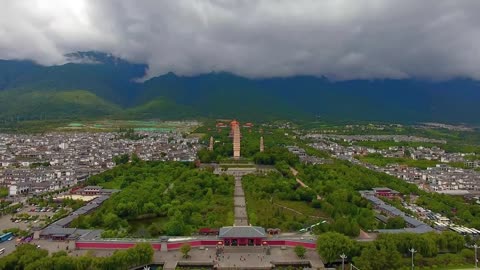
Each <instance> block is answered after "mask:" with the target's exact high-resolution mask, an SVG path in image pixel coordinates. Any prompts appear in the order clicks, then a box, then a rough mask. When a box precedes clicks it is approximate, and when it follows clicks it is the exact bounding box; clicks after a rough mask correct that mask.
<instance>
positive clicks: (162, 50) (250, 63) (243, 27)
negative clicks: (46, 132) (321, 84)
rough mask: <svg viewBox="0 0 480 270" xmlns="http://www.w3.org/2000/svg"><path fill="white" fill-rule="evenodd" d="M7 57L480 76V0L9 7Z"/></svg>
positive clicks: (337, 74) (253, 71)
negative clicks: (95, 53) (75, 55)
mask: <svg viewBox="0 0 480 270" xmlns="http://www.w3.org/2000/svg"><path fill="white" fill-rule="evenodd" d="M0 3H1V7H2V8H1V9H0V58H4V59H18V58H22V59H33V60H35V61H37V62H39V63H41V64H45V65H50V64H58V63H63V62H65V61H66V59H65V57H64V56H63V55H64V54H65V53H69V52H72V51H79V50H82V51H86V50H99V51H105V52H109V53H112V54H114V55H116V56H119V57H123V58H126V59H128V60H131V61H135V62H146V63H148V64H149V66H150V69H149V75H148V76H154V75H158V74H163V73H166V72H169V71H173V72H175V73H178V74H183V75H191V74H198V73H205V72H211V71H229V72H233V73H236V74H239V75H244V76H248V77H268V76H290V75H298V74H303V75H325V76H328V77H330V78H333V79H354V78H407V77H424V78H434V79H445V78H451V77H470V78H474V79H480V68H479V67H480V16H478V14H480V1H477V0H471V1H441V0H421V1H418V0H415V1H413V0H412V1H408V0H398V1H393V0H392V1H387V0H385V1H379V0H370V1H368V0H364V1H362V0H355V1H342V0H336V1H333V0H330V1H329V0H323V1H320V0H312V1H307V0H295V1H290V0H289V1H286V0H285V1H282V0H278V1H273V0H264V1H228V0H225V1H220V0H217V1H214V0H211V1H194V0H175V1H131V0H110V1H107V0H91V1H87V0H86V1H73V0H72V1H64V0H62V1H51V0H44V1H33V0H32V1H28V0H25V1H15V0H11V1H10V0H3V1H0Z"/></svg>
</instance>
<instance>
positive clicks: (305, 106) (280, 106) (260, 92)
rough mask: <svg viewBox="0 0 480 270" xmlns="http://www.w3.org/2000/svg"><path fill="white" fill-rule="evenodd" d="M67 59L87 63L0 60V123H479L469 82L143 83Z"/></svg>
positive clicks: (110, 62) (476, 93)
mask: <svg viewBox="0 0 480 270" xmlns="http://www.w3.org/2000/svg"><path fill="white" fill-rule="evenodd" d="M72 56H73V57H75V58H76V59H80V60H82V59H87V60H88V61H84V62H83V63H82V62H81V61H80V63H69V64H65V65H59V66H49V67H47V66H40V65H37V64H35V63H33V62H29V61H12V60H0V120H3V121H4V122H6V121H18V120H27V119H75V118H95V117H114V118H138V119H151V118H158V119H183V118H198V117H210V118H218V117H236V118H240V119H242V118H244V119H258V120H269V119H313V118H321V119H325V120H343V121H357V120H365V121H396V122H418V121H437V122H450V123H472V124H479V123H480V119H479V117H478V115H480V106H478V103H479V101H480V82H478V81H472V80H467V79H456V80H449V81H426V80H416V79H411V80H353V81H340V82H335V81H330V80H328V79H326V78H322V77H309V76H296V77H287V78H268V79H249V78H244V77H240V76H236V75H233V74H229V73H209V74H201V75H196V76H190V77H185V76H177V75H175V74H173V73H168V74H165V75H162V76H158V77H155V78H152V79H150V80H147V81H145V82H142V83H140V82H137V81H138V80H137V79H139V78H141V77H143V76H144V73H145V70H146V68H147V66H146V65H143V64H133V63H129V62H127V61H124V60H121V59H118V58H115V57H112V56H109V55H106V54H103V53H96V52H86V53H75V54H72ZM0 123H1V122H0Z"/></svg>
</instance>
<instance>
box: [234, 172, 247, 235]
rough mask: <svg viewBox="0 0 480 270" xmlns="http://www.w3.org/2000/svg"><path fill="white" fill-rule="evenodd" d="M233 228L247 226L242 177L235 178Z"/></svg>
mask: <svg viewBox="0 0 480 270" xmlns="http://www.w3.org/2000/svg"><path fill="white" fill-rule="evenodd" d="M233 200H234V212H235V222H234V225H235V226H248V216H247V207H246V203H245V192H243V187H242V177H241V176H235V191H234V194H233Z"/></svg>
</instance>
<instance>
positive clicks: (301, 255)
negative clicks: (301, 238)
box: [293, 245, 307, 258]
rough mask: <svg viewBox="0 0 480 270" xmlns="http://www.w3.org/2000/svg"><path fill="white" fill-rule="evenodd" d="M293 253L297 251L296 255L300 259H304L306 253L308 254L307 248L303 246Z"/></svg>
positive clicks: (296, 247) (296, 248)
mask: <svg viewBox="0 0 480 270" xmlns="http://www.w3.org/2000/svg"><path fill="white" fill-rule="evenodd" d="M293 251H295V254H296V255H297V257H298V258H304V257H305V253H306V252H307V250H306V249H305V247H304V246H302V245H298V246H295V248H294V250H293Z"/></svg>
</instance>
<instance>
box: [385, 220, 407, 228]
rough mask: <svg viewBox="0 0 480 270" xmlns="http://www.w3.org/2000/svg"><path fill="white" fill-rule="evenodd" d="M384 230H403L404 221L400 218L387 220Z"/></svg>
mask: <svg viewBox="0 0 480 270" xmlns="http://www.w3.org/2000/svg"><path fill="white" fill-rule="evenodd" d="M385 228H386V229H402V228H405V220H404V219H403V218H402V217H391V218H389V219H388V220H387V224H386V226H385Z"/></svg>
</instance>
